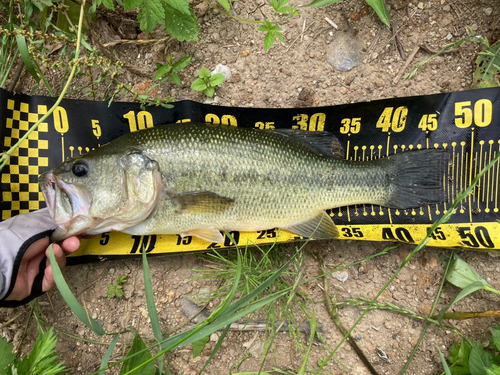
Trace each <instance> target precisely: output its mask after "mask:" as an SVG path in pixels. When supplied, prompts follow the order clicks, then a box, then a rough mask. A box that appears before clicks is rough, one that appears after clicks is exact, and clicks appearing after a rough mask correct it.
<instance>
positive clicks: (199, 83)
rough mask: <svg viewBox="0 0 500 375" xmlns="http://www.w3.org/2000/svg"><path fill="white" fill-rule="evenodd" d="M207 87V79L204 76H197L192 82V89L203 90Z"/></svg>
mask: <svg viewBox="0 0 500 375" xmlns="http://www.w3.org/2000/svg"><path fill="white" fill-rule="evenodd" d="M206 88H207V85H206V84H205V81H204V80H203V79H202V78H197V79H195V80H194V81H193V83H192V84H191V89H193V90H195V91H203V90H205V89H206Z"/></svg>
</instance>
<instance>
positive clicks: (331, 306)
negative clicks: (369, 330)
mask: <svg viewBox="0 0 500 375" xmlns="http://www.w3.org/2000/svg"><path fill="white" fill-rule="evenodd" d="M323 288H324V293H325V301H326V307H327V308H328V312H329V313H330V317H331V318H332V320H333V322H334V323H335V325H336V326H337V328H338V329H339V331H340V333H341V334H342V335H344V336H345V337H348V339H347V342H348V343H349V344H350V345H351V347H352V348H353V349H354V351H355V352H356V354H357V355H358V357H359V359H361V361H362V362H363V364H364V365H365V366H366V368H367V369H368V371H370V373H371V374H372V375H378V372H377V370H375V368H374V367H373V366H372V364H371V363H370V361H369V360H368V358H366V356H365V354H364V353H363V351H362V350H361V348H360V347H359V346H358V344H356V341H355V340H354V339H353V338H352V336H351V334H350V333H348V332H347V329H345V327H344V325H343V324H342V322H341V321H340V319H339V316H338V314H337V306H338V303H337V302H336V301H335V302H334V300H336V297H335V296H333V297H330V294H329V293H328V279H327V278H326V277H324V278H323Z"/></svg>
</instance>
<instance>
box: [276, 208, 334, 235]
mask: <svg viewBox="0 0 500 375" xmlns="http://www.w3.org/2000/svg"><path fill="white" fill-rule="evenodd" d="M283 229H285V230H287V231H289V232H292V233H295V234H298V235H299V236H302V237H307V238H314V239H315V240H327V239H331V238H339V231H338V229H337V227H336V226H335V224H334V223H333V221H332V219H330V216H328V214H327V213H326V212H324V211H323V212H322V213H321V214H319V215H317V216H315V217H313V218H312V219H309V220H307V221H304V222H302V223H299V224H295V225H291V226H289V227H283Z"/></svg>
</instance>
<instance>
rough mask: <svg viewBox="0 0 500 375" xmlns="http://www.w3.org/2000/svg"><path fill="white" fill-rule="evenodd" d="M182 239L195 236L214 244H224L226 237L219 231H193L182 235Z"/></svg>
mask: <svg viewBox="0 0 500 375" xmlns="http://www.w3.org/2000/svg"><path fill="white" fill-rule="evenodd" d="M180 235H181V237H187V236H194V237H198V238H199V239H202V240H204V241H208V242H212V243H222V242H224V236H223V235H222V234H221V232H220V231H218V230H217V229H193V230H188V231H187V232H184V233H180Z"/></svg>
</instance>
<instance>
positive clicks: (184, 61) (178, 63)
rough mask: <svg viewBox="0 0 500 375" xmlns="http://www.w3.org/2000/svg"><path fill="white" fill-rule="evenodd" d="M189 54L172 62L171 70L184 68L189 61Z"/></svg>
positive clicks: (176, 70)
mask: <svg viewBox="0 0 500 375" xmlns="http://www.w3.org/2000/svg"><path fill="white" fill-rule="evenodd" d="M191 59H192V57H191V56H184V57H183V58H182V59H179V60H178V61H176V62H175V63H174V64H172V68H173V69H172V72H174V73H177V72H178V71H179V70H182V69H184V68H185V67H187V66H188V65H189V63H190V62H191Z"/></svg>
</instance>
